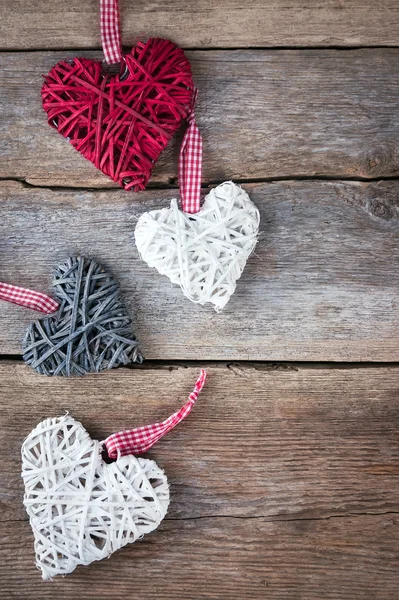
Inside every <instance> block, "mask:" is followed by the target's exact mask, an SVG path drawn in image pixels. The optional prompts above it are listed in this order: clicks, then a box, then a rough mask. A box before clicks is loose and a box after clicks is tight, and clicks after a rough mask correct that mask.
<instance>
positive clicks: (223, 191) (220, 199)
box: [134, 181, 259, 311]
mask: <svg viewBox="0 0 399 600" xmlns="http://www.w3.org/2000/svg"><path fill="white" fill-rule="evenodd" d="M258 231H259V211H258V209H257V208H256V206H255V205H254V204H253V202H252V201H251V199H250V198H249V196H248V194H247V193H246V192H245V191H244V190H243V189H242V188H241V187H239V186H238V185H235V184H234V183H232V182H231V181H230V182H225V183H223V184H222V185H219V186H218V187H216V188H214V189H212V190H211V191H210V193H209V194H208V195H207V196H206V198H205V202H204V204H203V206H202V208H201V209H200V210H199V211H198V212H196V213H195V214H188V213H186V212H183V211H181V210H179V208H178V205H177V200H172V202H171V206H170V208H162V209H160V210H153V211H151V212H146V213H144V214H143V215H142V216H141V217H140V218H139V220H138V222H137V225H136V229H135V232H134V235H135V240H136V245H137V249H138V251H139V253H140V255H141V257H142V259H143V260H145V262H146V263H147V264H148V265H149V266H150V267H153V268H155V269H156V270H157V271H158V272H159V273H161V274H162V275H166V276H167V277H168V278H169V279H170V281H171V282H172V283H176V284H178V285H180V287H181V288H182V290H183V293H184V294H185V296H187V298H189V299H190V300H192V301H193V302H196V303H198V304H206V303H207V302H210V303H212V304H213V305H214V308H215V310H216V311H220V310H221V309H222V308H223V307H224V306H226V304H227V302H228V301H229V299H230V297H231V295H232V294H233V293H234V290H235V288H236V282H237V280H238V279H239V278H240V277H241V274H242V272H243V269H244V267H245V264H246V262H247V259H248V257H249V256H250V255H251V253H252V252H253V250H254V248H255V245H256V243H257V236H258Z"/></svg>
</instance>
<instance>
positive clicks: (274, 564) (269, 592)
mask: <svg viewBox="0 0 399 600" xmlns="http://www.w3.org/2000/svg"><path fill="white" fill-rule="evenodd" d="M208 371H209V373H208V382H207V384H206V387H205V388H204V390H203V392H202V394H201V395H200V398H199V400H198V402H197V405H196V406H195V407H194V409H193V412H192V413H191V415H190V416H189V417H188V418H187V420H186V421H184V422H183V423H181V424H180V425H179V427H178V428H176V429H175V430H174V431H173V432H171V433H170V434H169V435H168V436H167V437H166V438H164V439H163V440H161V441H160V442H159V443H158V444H157V445H156V446H155V447H154V448H153V449H152V450H151V452H150V453H149V454H148V456H150V457H151V458H153V459H155V460H156V461H157V462H158V464H159V465H160V466H161V467H162V468H164V469H165V471H166V473H167V475H168V477H169V481H170V483H171V491H172V496H171V506H170V511H169V513H168V515H167V518H166V521H165V522H164V523H163V524H162V525H161V527H160V528H159V530H158V531H156V532H154V533H153V534H151V535H150V536H148V537H145V538H144V540H143V541H142V542H138V543H136V544H134V545H132V546H129V547H128V548H125V549H123V550H121V551H120V552H118V553H117V554H116V555H115V556H113V557H111V558H110V559H109V560H108V561H102V562H101V563H97V564H95V565H91V566H90V567H88V568H80V569H78V570H77V571H76V572H75V573H74V574H73V575H71V576H68V577H67V578H66V579H61V580H56V582H55V583H53V584H49V583H46V584H44V583H42V582H41V580H40V574H39V573H38V572H37V571H36V570H35V569H34V555H33V540H32V534H31V531H30V528H29V524H28V523H27V521H26V515H25V513H24V510H23V506H22V494H23V487H22V481H21V478H20V474H19V473H20V456H19V452H20V445H21V443H22V440H23V439H24V437H25V436H26V435H27V434H28V433H29V431H30V430H31V429H32V428H33V427H34V426H35V425H36V424H37V423H38V422H39V421H40V420H41V419H42V418H45V417H49V416H56V415H60V414H64V413H65V411H66V410H69V411H70V414H72V416H74V417H75V418H76V419H78V420H80V421H81V422H83V424H84V425H85V426H86V427H87V429H88V431H89V433H90V434H91V435H92V436H93V437H97V438H99V439H103V438H104V437H105V436H107V435H108V434H109V433H111V432H113V431H118V430H120V429H122V428H126V427H129V426H135V425H139V424H144V423H149V422H154V421H156V420H159V419H162V418H164V417H166V416H167V415H169V414H170V413H171V412H172V411H174V410H176V409H177V408H178V407H179V406H180V405H182V403H183V402H184V401H185V399H186V398H187V395H188V393H189V392H190V390H191V388H192V385H193V382H194V381H195V379H196V376H197V374H198V366H195V367H192V366H191V367H179V368H168V367H167V366H164V367H162V368H160V367H154V366H148V367H140V368H135V369H126V368H122V369H118V370H115V371H112V372H109V373H103V374H100V375H90V376H87V377H85V378H74V379H69V380H66V379H62V378H58V379H57V378H56V379H50V378H46V377H43V376H40V375H37V374H36V373H34V372H32V371H31V370H30V369H29V368H28V367H26V366H25V365H23V364H21V363H19V362H17V361H13V362H9V361H2V362H0V444H1V448H2V464H3V467H2V469H1V471H0V507H1V512H0V521H1V523H0V594H1V596H2V598H7V600H8V598H13V597H16V598H18V599H19V600H24V599H25V598H26V599H27V600H28V598H29V599H30V598H32V597H35V598H36V597H37V598H39V597H40V598H45V599H48V600H49V599H52V598H54V599H56V598H57V600H61V599H65V600H66V599H69V598H81V597H82V598H83V597H87V598H102V597H104V598H109V597H110V594H111V593H112V597H113V598H116V599H118V600H119V599H120V600H122V598H126V597H129V598H130V597H135V598H136V597H137V598H140V600H142V599H143V600H145V599H146V598H150V597H151V598H154V597H157V596H159V598H162V599H163V600H166V599H167V598H173V599H175V598H190V599H191V598H192V599H197V598H198V599H199V598H212V599H213V598H231V599H234V600H235V599H237V600H238V599H239V600H241V599H242V598H244V597H245V598H265V597H267V598H278V599H280V598H281V599H284V600H287V599H288V600H290V599H292V600H297V599H298V598H307V599H309V600H319V599H320V598H327V599H329V598H331V599H334V600H336V599H340V600H344V599H345V600H347V599H348V598H351V599H355V600H360V599H362V600H363V599H364V600H370V598H381V599H383V600H396V599H397V571H398V566H399V562H398V556H399V535H398V532H399V530H398V516H397V513H398V511H399V504H398V481H399V480H398V475H399V442H398V436H397V430H398V421H399V396H398V368H397V367H381V368H345V367H337V368H321V367H318V368H316V367H304V366H293V367H291V368H284V367H283V366H276V367H275V368H274V369H270V368H267V367H266V366H264V365H263V366H262V365H242V364H235V365H230V366H227V365H222V364H219V365H212V364H210V365H209V366H208Z"/></svg>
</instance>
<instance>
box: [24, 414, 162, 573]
mask: <svg viewBox="0 0 399 600" xmlns="http://www.w3.org/2000/svg"><path fill="white" fill-rule="evenodd" d="M101 450H102V448H101V444H100V442H98V441H96V440H92V439H91V438H90V436H89V434H88V433H87V431H86V430H85V429H84V428H83V426H82V425H81V424H80V423H78V422H77V421H75V420H74V419H72V418H71V417H68V416H66V417H61V418H56V419H46V420H45V421H42V422H41V423H40V424H39V425H38V426H37V427H36V429H34V430H33V431H32V432H31V433H30V435H29V436H28V437H27V438H26V440H25V442H24V444H23V446H22V477H23V480H24V483H25V497H24V505H25V508H26V510H27V513H28V515H29V519H30V524H31V527H32V529H33V533H34V536H35V552H36V564H37V566H38V568H39V569H40V570H41V571H42V576H43V579H51V578H52V577H54V576H55V575H66V574H67V573H71V572H72V571H73V570H74V569H75V568H76V567H77V566H78V565H88V564H90V563H92V562H93V561H95V560H101V559H102V558H106V557H108V556H109V555H110V554H112V553H113V552H115V550H118V549H119V548H122V546H125V545H126V544H128V543H131V542H135V541H136V540H137V539H138V538H140V537H142V536H143V535H145V534H146V533H149V532H150V531H153V530H154V529H156V528H157V527H158V525H159V524H160V522H161V521H162V519H163V518H164V516H165V514H166V511H167V509H168V505H169V486H168V481H167V478H166V475H165V474H164V472H163V471H162V470H161V469H160V468H159V467H158V466H157V465H156V463H155V462H154V461H152V460H146V459H144V458H136V457H135V456H131V455H130V456H124V457H123V458H119V459H118V460H117V461H116V462H114V463H111V464H106V463H104V461H103V460H102V458H101Z"/></svg>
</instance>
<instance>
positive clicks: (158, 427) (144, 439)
mask: <svg viewBox="0 0 399 600" xmlns="http://www.w3.org/2000/svg"><path fill="white" fill-rule="evenodd" d="M205 380H206V371H205V370H204V369H202V370H201V373H200V376H199V378H198V380H197V382H196V384H195V387H194V389H193V391H192V392H191V394H190V396H189V399H188V401H187V402H186V404H185V405H184V406H182V408H181V409H180V410H178V411H177V412H175V413H173V415H171V416H170V417H168V418H167V419H166V420H165V421H162V423H153V424H152V425H144V426H143V427H136V428H135V429H128V430H127V431H119V433H113V434H112V435H110V436H109V437H107V439H106V440H105V441H104V444H105V447H106V449H107V452H108V455H109V457H110V458H119V457H120V456H125V455H126V454H142V453H143V452H147V450H149V449H150V448H151V447H152V446H153V445H154V444H155V443H156V442H157V441H158V440H160V439H161V438H162V437H163V436H164V435H165V434H166V433H168V432H169V431H170V430H171V429H173V428H174V427H176V425H178V424H179V423H180V421H182V420H183V419H184V418H185V417H187V415H188V414H189V413H190V412H191V409H192V408H193V406H194V404H195V403H196V401H197V398H198V395H199V393H200V391H201V390H202V388H203V387H204V383H205Z"/></svg>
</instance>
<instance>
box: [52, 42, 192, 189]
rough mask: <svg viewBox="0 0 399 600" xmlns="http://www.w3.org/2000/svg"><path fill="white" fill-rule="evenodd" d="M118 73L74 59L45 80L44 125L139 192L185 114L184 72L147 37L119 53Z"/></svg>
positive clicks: (172, 53)
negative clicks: (121, 57)
mask: <svg viewBox="0 0 399 600" xmlns="http://www.w3.org/2000/svg"><path fill="white" fill-rule="evenodd" d="M124 61H125V71H124V73H123V74H121V75H117V76H112V77H111V76H104V74H103V70H102V63H101V62H96V61H93V60H89V59H87V58H75V59H73V60H66V61H62V62H59V63H58V64H56V65H55V66H54V67H53V68H52V69H51V71H50V72H49V74H48V75H47V76H46V77H45V82H44V84H43V88H42V101H43V108H44V110H45V111H46V113H47V116H48V122H49V125H51V126H52V127H55V128H56V129H57V130H58V132H59V133H60V134H61V135H63V136H64V137H66V138H67V139H68V140H69V141H70V142H71V144H72V145H73V147H74V148H76V150H78V151H79V152H80V153H81V154H83V156H84V157H85V158H87V159H88V160H90V161H91V162H92V163H93V164H94V165H95V166H96V167H97V169H100V170H101V171H102V172H103V173H104V174H105V175H108V177H110V178H111V179H113V180H114V181H116V182H118V183H119V185H121V186H122V187H124V188H125V189H133V190H135V191H139V190H143V189H144V188H145V186H146V184H147V182H148V179H149V177H150V175H151V172H152V169H153V167H154V164H155V162H156V160H157V159H158V156H159V154H160V153H161V151H162V150H163V149H164V148H165V147H166V145H167V144H168V142H169V140H170V138H171V137H172V135H173V133H174V132H175V131H176V130H177V129H178V127H179V125H180V123H181V121H182V119H185V118H186V117H187V116H188V114H189V111H190V108H191V102H192V97H193V89H194V85H193V80H192V76H191V67H190V63H189V61H188V59H187V58H186V56H185V55H184V52H183V51H182V50H181V49H180V48H178V47H177V46H176V45H175V44H173V43H172V42H170V41H169V40H163V39H158V38H151V39H149V40H148V41H147V42H146V43H142V42H140V43H139V44H137V46H135V47H134V48H133V49H132V51H131V53H130V54H127V55H126V56H124Z"/></svg>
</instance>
